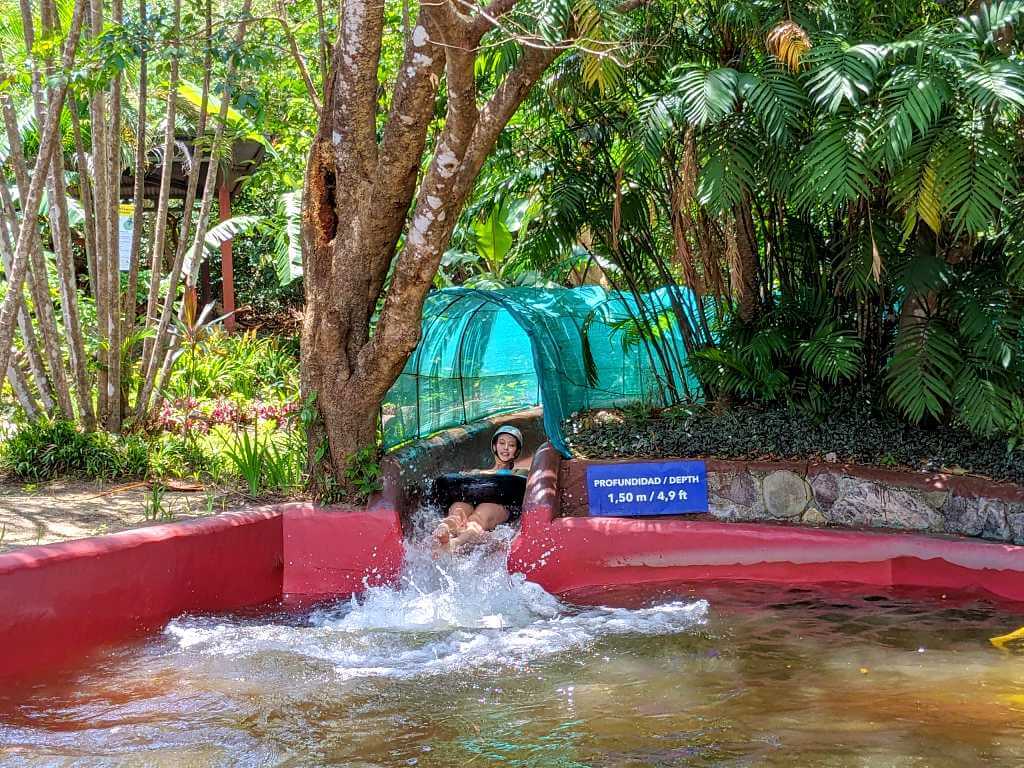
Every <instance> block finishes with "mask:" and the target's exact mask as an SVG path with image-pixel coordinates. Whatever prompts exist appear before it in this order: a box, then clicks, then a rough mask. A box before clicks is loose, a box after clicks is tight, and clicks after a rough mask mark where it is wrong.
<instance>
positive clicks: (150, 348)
mask: <svg viewBox="0 0 1024 768" xmlns="http://www.w3.org/2000/svg"><path fill="white" fill-rule="evenodd" d="M180 38H181V0H174V10H173V21H172V28H171V45H172V46H174V47H177V46H179V45H180V44H181V40H180ZM178 82H179V81H178V59H177V57H175V56H172V57H171V62H170V82H169V84H168V91H167V113H166V117H165V123H164V144H163V155H162V157H163V166H162V168H161V171H160V194H159V197H158V198H157V206H156V223H155V225H154V229H153V250H152V254H151V256H150V260H149V270H150V271H149V294H148V297H147V299H146V320H145V323H146V328H147V329H148V330H152V329H153V328H154V327H155V326H156V324H157V314H156V310H157V303H158V301H159V299H160V278H161V275H162V272H163V263H164V246H165V244H166V242H167V218H168V209H169V208H170V200H171V177H172V176H173V175H174V121H175V115H176V108H177V97H178ZM154 345H155V339H153V338H147V339H146V340H145V341H144V342H143V344H142V361H141V363H140V365H139V370H140V373H141V381H140V382H139V391H138V393H137V394H136V400H135V419H136V421H142V420H143V419H144V418H145V415H146V409H147V406H148V402H149V388H148V387H147V384H146V382H147V380H148V373H149V368H150V361H151V360H152V359H153V357H155V355H154Z"/></svg>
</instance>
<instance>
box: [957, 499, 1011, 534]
mask: <svg viewBox="0 0 1024 768" xmlns="http://www.w3.org/2000/svg"><path fill="white" fill-rule="evenodd" d="M1011 506H1012V508H1011V509H1007V505H1006V503H1005V502H1002V501H995V500H993V499H978V498H970V497H965V496H951V497H950V498H949V499H948V500H947V501H946V504H945V506H943V508H942V514H943V517H944V518H945V530H946V532H947V533H959V534H963V535H965V536H981V537H982V538H984V539H993V540H995V541H1011V540H1012V539H1013V537H1014V532H1013V526H1012V525H1011V521H1010V516H1011V515H1010V514H1008V513H1012V514H1013V515H1014V516H1016V515H1018V514H1024V509H1021V510H1018V509H1017V508H1016V507H1017V506H1018V505H1011Z"/></svg>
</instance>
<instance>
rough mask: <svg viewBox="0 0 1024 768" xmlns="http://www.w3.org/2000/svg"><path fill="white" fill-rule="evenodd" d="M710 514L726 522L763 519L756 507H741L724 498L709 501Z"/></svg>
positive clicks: (761, 513) (762, 514)
mask: <svg viewBox="0 0 1024 768" xmlns="http://www.w3.org/2000/svg"><path fill="white" fill-rule="evenodd" d="M710 506H711V510H710V511H711V515H712V517H714V518H715V519H716V520H725V521H727V522H733V523H738V522H750V521H757V520H763V519H764V513H763V512H762V511H761V510H760V508H758V507H741V506H738V505H736V504H733V503H732V502H730V501H727V500H725V499H721V500H716V501H712V502H711V505H710Z"/></svg>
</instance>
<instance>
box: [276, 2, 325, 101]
mask: <svg viewBox="0 0 1024 768" xmlns="http://www.w3.org/2000/svg"><path fill="white" fill-rule="evenodd" d="M277 12H278V13H279V14H280V15H279V16H268V17H267V19H268V20H272V21H277V22H278V23H279V24H280V25H281V28H282V29H284V35H285V37H286V38H287V39H288V48H289V49H290V50H291V52H292V59H294V60H295V66H297V67H298V68H299V74H300V75H301V76H302V82H303V83H305V84H306V92H307V93H308V94H309V100H310V101H312V102H313V107H314V108H315V109H316V113H317V115H319V114H320V113H321V112H322V111H323V105H322V104H321V103H320V95H319V93H318V92H317V90H316V88H315V87H314V86H313V78H311V77H310V76H309V68H308V67H307V66H306V60H305V59H304V58H302V54H301V53H300V52H299V44H298V42H297V41H296V40H295V33H293V32H292V28H291V25H289V24H288V15H287V14H288V10H287V9H286V8H285V7H284V3H283V2H281V1H280V0H278V4H277Z"/></svg>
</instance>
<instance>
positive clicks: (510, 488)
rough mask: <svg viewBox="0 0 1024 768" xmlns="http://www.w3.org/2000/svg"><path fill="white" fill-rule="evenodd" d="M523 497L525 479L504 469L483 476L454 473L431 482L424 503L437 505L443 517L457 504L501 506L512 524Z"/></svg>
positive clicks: (520, 509)
mask: <svg viewBox="0 0 1024 768" xmlns="http://www.w3.org/2000/svg"><path fill="white" fill-rule="evenodd" d="M525 495H526V478H525V477H523V476H522V475H516V474H514V473H512V472H511V471H509V470H507V469H505V470H498V471H496V472H490V473H486V474H483V473H473V472H453V473H451V474H447V475H441V476H440V477H439V478H437V479H436V480H434V484H433V486H432V487H431V488H430V492H429V493H428V495H427V502H428V503H430V504H434V505H436V506H437V507H438V508H439V509H440V510H441V513H442V514H445V513H447V511H448V508H449V507H450V506H451V505H452V504H454V503H455V502H457V501H464V502H466V503H467V504H472V505H473V506H474V507H475V506H477V505H478V504H483V503H485V502H489V503H491V504H501V505H502V506H503V507H505V508H506V509H507V510H508V521H509V522H512V521H513V520H515V519H516V518H518V517H519V514H520V512H522V509H523V496H525Z"/></svg>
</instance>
